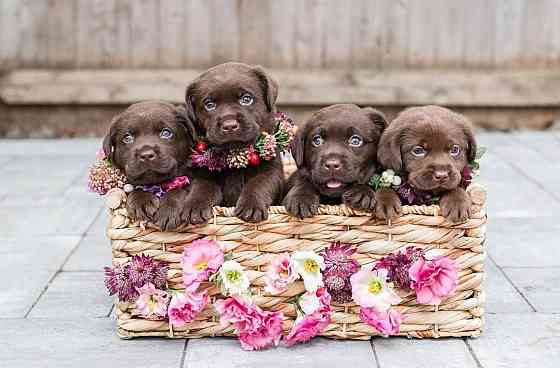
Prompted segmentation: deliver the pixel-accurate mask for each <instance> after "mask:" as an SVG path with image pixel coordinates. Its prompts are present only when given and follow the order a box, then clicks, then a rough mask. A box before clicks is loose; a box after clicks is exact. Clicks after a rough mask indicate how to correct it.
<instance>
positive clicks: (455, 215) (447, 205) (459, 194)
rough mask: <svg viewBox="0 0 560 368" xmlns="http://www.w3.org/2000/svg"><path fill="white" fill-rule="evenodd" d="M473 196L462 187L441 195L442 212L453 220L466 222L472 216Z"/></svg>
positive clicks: (440, 205) (448, 218)
mask: <svg viewBox="0 0 560 368" xmlns="http://www.w3.org/2000/svg"><path fill="white" fill-rule="evenodd" d="M471 205H472V202H471V197H470V196H469V195H468V193H467V192H466V191H465V190H464V189H462V188H459V189H455V190H452V191H451V192H449V193H447V194H445V195H444V196H443V197H441V199H440V201H439V207H440V208H441V214H442V215H443V217H445V218H446V219H447V220H449V221H451V222H455V223H456V222H465V221H467V220H468V219H469V217H470V216H471Z"/></svg>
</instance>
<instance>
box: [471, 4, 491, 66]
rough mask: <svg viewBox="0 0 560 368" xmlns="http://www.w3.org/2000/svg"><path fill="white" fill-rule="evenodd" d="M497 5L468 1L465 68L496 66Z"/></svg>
mask: <svg viewBox="0 0 560 368" xmlns="http://www.w3.org/2000/svg"><path fill="white" fill-rule="evenodd" d="M495 4H496V3H495V2H494V1H493V0H470V1H467V5H466V11H465V12H464V14H463V16H464V28H463V40H464V52H463V55H464V59H463V67H465V68H468V69H476V68H488V67H491V66H493V65H494V40H495V38H494V32H495V29H494V28H495V25H494V21H495V19H496V15H495V11H496V7H495Z"/></svg>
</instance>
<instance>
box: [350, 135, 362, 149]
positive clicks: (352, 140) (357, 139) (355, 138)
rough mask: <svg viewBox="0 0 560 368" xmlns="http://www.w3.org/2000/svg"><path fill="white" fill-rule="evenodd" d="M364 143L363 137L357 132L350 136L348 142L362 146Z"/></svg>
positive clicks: (353, 145) (354, 145) (355, 145)
mask: <svg viewBox="0 0 560 368" xmlns="http://www.w3.org/2000/svg"><path fill="white" fill-rule="evenodd" d="M363 143H364V140H363V138H362V137H360V136H359V135H357V134H354V135H353V136H351V137H350V139H348V144H349V145H351V146H352V147H360V146H361V145H362V144H363Z"/></svg>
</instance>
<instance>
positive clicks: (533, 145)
mask: <svg viewBox="0 0 560 368" xmlns="http://www.w3.org/2000/svg"><path fill="white" fill-rule="evenodd" d="M513 137H515V139H517V140H518V141H519V142H520V143H522V144H523V145H525V146H526V147H528V148H529V149H532V150H535V151H537V152H539V153H540V154H541V155H542V156H544V157H546V158H547V159H549V160H557V159H558V157H560V139H558V137H556V136H554V135H553V134H551V133H550V132H523V133H514V134H513Z"/></svg>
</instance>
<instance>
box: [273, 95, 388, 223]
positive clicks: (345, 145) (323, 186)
mask: <svg viewBox="0 0 560 368" xmlns="http://www.w3.org/2000/svg"><path fill="white" fill-rule="evenodd" d="M386 124H387V122H386V120H385V116H383V114H382V113H381V112H379V111H377V110H374V109H373V108H371V107H365V108H360V107H358V106H356V105H350V104H341V105H333V106H329V107H326V108H324V109H321V110H319V111H317V112H316V113H315V114H313V115H312V116H311V118H310V119H309V120H308V121H307V122H306V123H305V125H304V126H303V127H300V129H299V130H298V132H297V134H296V138H295V139H294V141H293V144H292V154H293V156H294V159H295V161H296V164H297V167H298V170H297V171H296V172H295V173H294V174H292V176H291V177H290V179H289V180H288V188H289V191H288V194H287V195H286V198H285V199H284V206H286V209H287V210H288V212H289V213H290V214H292V215H293V216H297V217H300V218H304V217H310V216H313V215H316V214H317V210H318V208H319V204H320V203H323V204H340V203H341V202H342V203H344V204H346V205H347V206H350V207H352V208H356V209H361V210H371V209H373V208H374V205H375V193H374V191H373V189H372V188H371V187H369V186H368V185H367V183H368V181H369V179H370V178H371V177H372V176H373V175H374V174H375V171H376V169H377V160H376V157H377V145H378V143H379V139H380V137H381V133H382V132H383V130H384V129H385V126H386Z"/></svg>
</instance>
